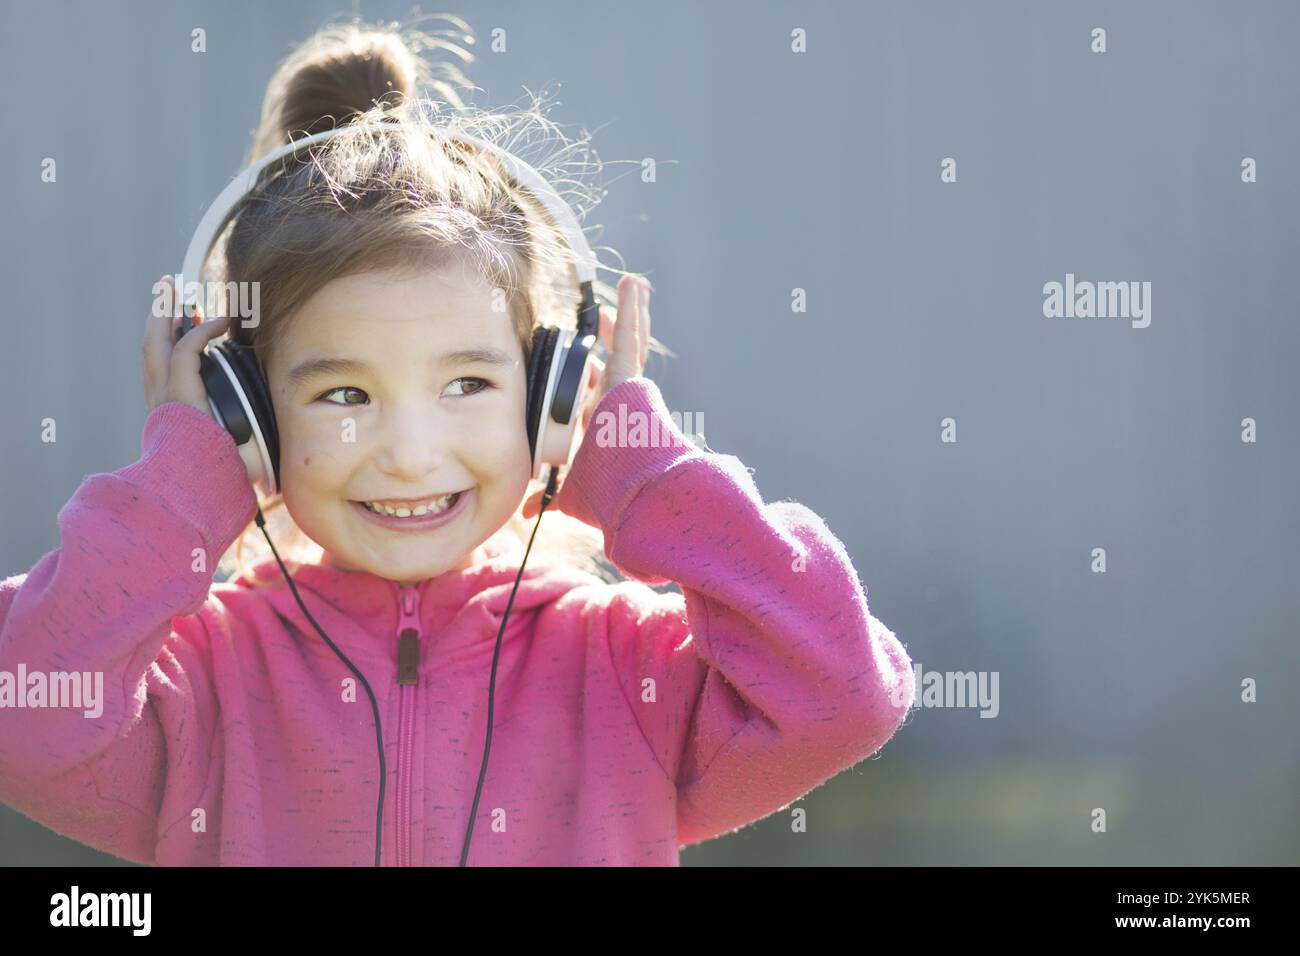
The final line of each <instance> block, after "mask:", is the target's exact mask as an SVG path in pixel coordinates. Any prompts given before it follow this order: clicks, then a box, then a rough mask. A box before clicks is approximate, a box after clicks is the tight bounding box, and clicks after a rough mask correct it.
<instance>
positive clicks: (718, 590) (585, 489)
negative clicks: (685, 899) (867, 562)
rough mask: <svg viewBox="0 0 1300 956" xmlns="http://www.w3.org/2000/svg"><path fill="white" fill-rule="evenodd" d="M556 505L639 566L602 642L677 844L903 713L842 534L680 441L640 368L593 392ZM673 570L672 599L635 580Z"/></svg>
mask: <svg viewBox="0 0 1300 956" xmlns="http://www.w3.org/2000/svg"><path fill="white" fill-rule="evenodd" d="M620 406H624V407H623V408H620ZM651 419H653V420H654V425H653V426H652V427H651V428H649V429H646V430H644V431H643V432H642V433H641V438H640V440H639V441H638V432H637V431H636V430H635V426H636V423H637V421H638V420H639V421H641V422H643V423H644V422H649V421H650V420H651ZM624 420H625V421H626V423H627V426H626V427H625V428H623V429H622V430H623V432H624V434H623V436H622V437H623V438H624V440H623V441H622V442H619V441H617V440H614V439H615V438H616V436H617V434H618V430H619V425H618V423H619V422H621V421H624ZM602 422H603V423H604V424H605V425H606V431H605V432H604V433H603V434H602V432H601V431H600V426H601V424H602ZM656 431H657V432H658V435H659V438H658V439H657V440H655V439H654V434H655V432H656ZM665 436H666V437H665ZM647 439H649V443H647ZM556 504H557V505H558V506H559V507H561V508H563V510H565V511H566V512H568V513H570V514H572V515H574V516H575V517H578V518H580V519H581V520H583V521H586V522H587V523H588V524H591V525H593V526H595V527H599V528H600V529H601V530H602V531H603V532H604V533H605V554H606V557H608V558H609V560H610V561H611V562H613V563H614V565H615V566H616V567H618V568H619V569H620V570H621V571H622V572H623V573H624V574H626V575H627V576H629V577H631V578H633V579H635V580H634V581H633V582H627V583H625V584H620V585H616V586H614V587H613V588H612V589H611V593H610V595H609V597H608V607H607V615H606V618H607V622H608V623H607V635H608V640H609V645H610V647H609V651H610V655H611V659H612V661H613V666H614V669H615V673H616V674H617V678H618V680H619V682H620V683H621V684H622V689H623V696H624V697H625V698H626V700H627V702H628V706H629V707H630V708H631V709H632V711H633V713H634V715H635V718H636V721H637V724H638V726H639V727H640V730H641V733H642V734H643V735H644V737H645V740H646V743H647V744H648V745H649V747H650V749H651V750H652V751H653V752H654V754H655V757H656V759H657V760H658V762H659V764H660V766H661V768H662V769H663V771H664V773H665V774H666V775H667V776H668V778H669V779H670V780H671V781H672V782H673V783H674V785H675V787H676V790H677V825H678V834H677V838H678V843H679V845H683V846H684V845H687V844H690V843H695V842H699V841H701V840H707V839H710V838H712V837H715V836H719V835H721V834H723V833H726V832H729V831H731V830H734V829H736V828H737V827H740V826H743V825H745V824H747V823H750V822H752V821H754V820H758V819H760V818H762V817H764V816H767V815H768V814H770V813H772V812H773V811H775V810H778V809H780V808H782V807H784V806H786V805H788V804H789V803H791V802H793V801H794V800H796V799H798V798H799V797H801V796H803V795H804V794H806V793H807V792H808V791H810V790H812V789H814V788H815V787H817V786H819V785H821V784H822V783H823V782H825V781H826V780H828V779H830V778H831V777H833V776H834V775H835V774H837V773H839V772H840V771H841V770H844V769H845V768H847V767H850V766H852V765H853V764H855V763H857V762H858V761H860V760H862V759H864V758H866V757H868V756H870V755H871V754H873V753H875V752H876V751H877V750H879V749H880V748H881V747H882V746H883V745H884V744H885V742H886V741H888V740H889V738H890V737H891V736H892V735H893V733H894V731H895V730H896V729H897V728H898V727H899V725H900V724H901V723H902V721H903V719H904V718H905V717H906V715H907V712H908V710H909V708H910V707H911V705H912V700H913V694H914V689H915V688H914V679H913V675H912V665H911V661H910V660H909V658H908V655H907V652H906V651H905V650H904V648H903V645H902V644H901V643H900V642H899V640H898V639H897V638H896V637H895V636H894V634H893V633H892V632H891V631H890V630H889V628H887V627H886V626H885V625H884V624H882V623H881V622H880V621H879V620H877V619H876V618H875V617H873V616H872V615H871V613H870V611H869V610H868V607H867V601H866V594H865V592H864V590H863V588H862V585H861V583H860V582H859V581H858V577H857V572H856V571H855V569H854V567H853V563H852V561H851V560H850V558H849V555H848V553H847V552H846V550H845V548H844V546H843V545H842V544H841V543H840V541H839V540H838V539H837V538H836V537H835V536H834V535H833V534H832V533H831V532H830V530H829V529H828V528H827V527H826V525H825V523H824V522H823V521H822V520H821V518H819V517H818V516H817V515H816V514H814V513H813V512H812V511H811V510H809V509H808V508H806V507H805V506H803V505H800V504H797V503H794V502H776V503H771V504H765V503H764V502H763V499H762V498H761V497H760V495H759V493H758V490H757V488H756V487H755V485H754V482H753V479H752V477H751V475H750V473H749V470H748V469H747V468H746V467H745V466H744V465H743V464H742V463H741V462H740V461H739V460H738V459H737V458H735V457H734V456H730V455H720V454H715V453H712V452H708V453H706V452H703V451H700V450H698V449H696V448H695V446H693V445H692V444H690V443H689V441H688V440H687V438H686V436H685V435H684V434H682V432H681V431H680V429H678V428H677V427H676V425H675V423H674V422H673V421H672V419H671V418H670V417H669V414H668V412H667V409H666V407H665V406H664V403H663V398H662V395H661V394H660V392H659V389H658V387H657V386H656V385H655V384H654V382H652V381H651V380H649V379H647V378H644V377H638V378H634V379H631V380H629V381H627V382H624V383H621V384H620V385H618V386H617V387H615V388H614V389H612V390H610V392H609V393H607V394H606V395H605V397H604V398H603V399H602V400H601V402H600V404H599V405H598V406H597V408H596V410H595V412H594V414H593V417H592V420H591V425H590V427H589V429H588V431H587V434H586V435H585V436H584V439H583V442H582V445H581V446H580V448H579V450H578V453H577V455H576V456H575V458H574V461H573V464H572V467H571V469H570V471H569V474H568V475H567V477H566V479H565V482H564V484H563V486H562V487H561V489H560V492H559V494H558V495H557V498H556ZM669 581H673V582H676V583H677V584H678V585H679V586H680V588H681V594H680V595H679V594H675V593H667V594H660V593H657V592H655V591H653V590H651V589H650V588H649V587H646V586H645V585H647V584H648V585H661V584H664V583H667V582H669ZM636 582H641V583H636Z"/></svg>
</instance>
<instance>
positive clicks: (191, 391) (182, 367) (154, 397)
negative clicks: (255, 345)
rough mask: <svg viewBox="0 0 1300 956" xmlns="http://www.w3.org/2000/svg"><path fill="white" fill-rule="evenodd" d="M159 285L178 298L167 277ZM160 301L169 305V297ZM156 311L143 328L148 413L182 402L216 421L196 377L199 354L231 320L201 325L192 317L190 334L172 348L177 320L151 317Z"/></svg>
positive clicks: (178, 326) (199, 321)
mask: <svg viewBox="0 0 1300 956" xmlns="http://www.w3.org/2000/svg"><path fill="white" fill-rule="evenodd" d="M159 282H160V283H161V284H163V285H165V286H167V287H168V289H169V290H170V291H171V294H172V295H176V294H177V293H176V290H174V289H172V288H171V286H172V279H171V277H170V276H163V278H162V279H160V280H159ZM155 288H156V287H155ZM159 299H165V300H167V301H171V299H170V297H165V296H159ZM157 301H158V300H155V303H157ZM159 311H163V310H161V309H159V308H157V307H156V305H155V308H154V309H152V310H150V313H149V318H148V320H147V321H146V322H145V328H144V344H143V351H144V400H145V404H146V405H147V406H148V407H149V411H153V410H154V409H155V408H157V407H158V406H159V405H164V404H166V403H167V402H182V403H183V404H185V405H192V406H193V407H195V408H197V409H198V410H199V411H201V412H203V414H205V415H207V416H208V417H209V418H212V419H213V420H215V419H216V416H215V415H213V414H212V409H210V408H209V407H208V393H207V390H206V389H205V388H204V387H203V379H202V378H200V377H199V353H200V352H202V351H203V347H204V346H205V345H207V344H208V342H210V341H211V340H212V339H215V338H216V337H217V336H218V335H220V334H221V333H222V332H225V331H226V327H227V326H228V325H229V324H230V319H229V318H227V317H222V318H219V319H214V320H212V321H211V322H204V321H203V316H202V315H199V314H195V316H194V324H193V325H192V326H191V328H190V330H189V332H187V333H186V334H185V337H184V338H182V339H181V340H180V341H179V342H176V343H175V345H173V344H172V343H173V342H174V341H175V338H176V334H175V333H176V330H177V329H179V328H180V324H181V320H180V317H179V316H177V317H172V316H171V315H169V314H164V315H155V314H154V313H155V312H159Z"/></svg>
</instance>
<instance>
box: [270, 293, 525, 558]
mask: <svg viewBox="0 0 1300 956" xmlns="http://www.w3.org/2000/svg"><path fill="white" fill-rule="evenodd" d="M493 301H494V300H493V295H492V288H491V287H490V286H489V285H488V284H487V283H486V281H485V280H484V279H483V278H482V276H480V275H478V274H477V273H476V272H474V271H473V270H470V269H466V270H464V271H462V270H461V269H460V268H458V267H452V268H450V269H447V270H442V271H437V272H429V273H424V274H420V275H419V276H418V277H415V278H412V277H410V276H409V275H406V274H398V273H395V272H390V271H379V272H370V273H366V274H362V275H353V276H347V277H345V278H342V279H336V280H334V281H332V282H330V283H328V284H327V285H325V286H324V287H323V288H321V289H320V290H319V291H318V292H316V294H315V295H313V296H312V297H311V298H310V299H308V300H307V301H306V302H305V303H303V305H302V307H301V309H300V310H299V312H298V313H297V315H296V316H295V318H294V320H293V322H292V323H291V325H290V326H289V329H288V330H287V332H286V334H285V337H284V338H283V339H282V341H281V343H280V345H279V347H277V349H276V351H275V353H274V355H273V357H272V359H271V361H270V363H268V368H267V376H268V379H269V383H270V389H271V394H272V402H273V404H274V407H275V417H276V421H277V423H278V426H279V431H280V479H281V488H282V490H283V493H284V502H285V506H286V507H287V508H288V509H289V514H290V515H291V516H292V517H293V519H294V521H295V522H296V523H297V525H298V527H300V528H301V529H302V530H303V532H305V533H306V534H307V536H308V537H310V538H311V539H312V540H313V541H315V542H316V543H317V544H319V545H320V546H321V547H322V548H324V550H325V552H326V558H325V560H326V562H327V563H329V564H332V565H334V566H336V567H341V568H343V569H345V570H361V571H369V572H371V573H373V574H376V575H379V576H381V577H384V578H387V579H389V580H393V581H399V582H402V583H413V582H416V581H421V580H423V579H425V578H429V577H434V576H436V575H438V574H442V573H444V572H446V571H451V570H459V569H462V568H464V567H465V565H466V562H467V560H468V558H469V555H470V552H472V551H473V550H474V549H475V548H476V547H478V546H479V545H480V544H482V543H483V542H484V541H486V540H487V539H488V538H489V537H491V536H492V535H493V534H494V533H495V532H496V531H497V530H498V529H500V528H501V527H502V526H503V525H504V524H505V523H506V522H507V521H508V520H509V519H510V516H511V515H512V514H514V512H515V510H516V509H517V508H518V507H519V504H520V502H521V501H522V500H523V498H524V495H525V493H526V491H527V488H528V480H529V478H530V476H531V470H532V469H531V461H530V459H529V454H528V435H527V432H526V431H525V424H524V414H525V406H526V402H527V395H526V377H527V375H526V370H525V368H524V354H523V347H522V345H521V344H520V342H519V339H518V337H517V336H516V334H515V331H514V326H513V323H512V321H511V317H510V315H509V313H508V312H505V311H494V309H493ZM467 352H474V353H476V354H458V353H467ZM480 353H481V354H480ZM327 361H328V362H329V363H332V364H331V365H324V364H323V363H324V362H327ZM345 363H346V364H345ZM313 366H315V368H314V370H313ZM450 492H460V493H461V494H460V500H459V501H458V502H457V503H456V504H455V506H454V508H453V511H452V512H449V515H450V520H447V521H445V522H443V523H439V524H436V525H430V526H426V527H420V526H419V524H418V523H417V522H419V521H420V519H419V518H411V519H409V520H410V521H411V524H410V525H406V521H407V520H408V519H402V518H387V519H380V518H378V517H377V516H375V515H372V514H369V513H368V512H367V511H366V510H365V507H364V505H362V504H361V502H385V501H389V502H391V500H392V499H419V500H425V499H432V498H435V497H437V496H439V495H444V494H448V493H450ZM391 503H394V504H396V503H395V502H391ZM385 522H387V523H388V525H396V526H395V527H393V526H387V525H386V524H385Z"/></svg>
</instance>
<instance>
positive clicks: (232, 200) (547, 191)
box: [181, 100, 600, 337]
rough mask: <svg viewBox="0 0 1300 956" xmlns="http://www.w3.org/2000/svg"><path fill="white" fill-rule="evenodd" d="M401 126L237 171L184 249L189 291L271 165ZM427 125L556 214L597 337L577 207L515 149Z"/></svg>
mask: <svg viewBox="0 0 1300 956" xmlns="http://www.w3.org/2000/svg"><path fill="white" fill-rule="evenodd" d="M410 102H411V103H412V104H413V105H414V106H415V108H416V109H417V110H420V111H421V112H423V105H424V104H425V103H426V102H427V101H424V100H413V101H410ZM395 125H396V124H394V123H389V122H379V123H364V124H361V125H356V124H350V125H344V126H339V127H335V128H334V129H330V130H325V131H324V132H323V133H314V134H312V135H311V136H306V137H303V138H302V139H298V140H294V141H293V142H292V143H288V144H286V145H284V146H281V147H278V148H277V149H275V150H273V151H272V152H270V153H268V154H267V155H266V156H265V157H263V158H262V159H260V160H259V161H258V162H256V163H254V164H253V165H252V166H249V167H248V168H246V169H244V170H243V171H242V172H240V173H238V174H237V175H236V176H235V178H234V179H233V180H231V182H230V183H229V184H228V185H227V186H226V188H225V189H223V190H222V191H221V192H220V193H219V194H218V195H217V198H216V199H214V200H213V201H212V205H211V206H209V207H208V210H207V212H205V213H204V214H203V218H202V219H200V220H199V225H198V227H197V228H196V229H195V230H194V235H193V236H192V237H191V238H190V244H189V247H188V248H187V249H186V250H185V264H184V266H183V267H182V270H181V275H182V276H184V286H185V287H188V288H190V289H193V288H196V287H197V286H190V285H189V283H190V282H196V283H197V282H198V279H199V275H200V272H201V270H202V268H203V263H204V261H205V260H206V259H207V257H208V253H209V252H211V251H212V244H213V243H214V242H216V241H217V235H218V234H219V233H220V232H221V230H222V229H223V228H224V227H225V225H226V222H227V221H228V220H229V218H230V215H231V213H232V212H234V210H235V207H236V206H237V205H238V204H239V202H240V201H241V200H242V199H243V198H244V196H245V195H247V194H248V192H249V191H250V190H252V189H253V187H254V186H256V184H257V181H258V178H259V177H260V176H261V174H262V172H263V171H264V170H265V169H266V168H267V167H268V166H270V165H271V164H272V163H275V162H277V161H279V160H280V159H283V158H284V157H285V156H288V155H290V154H291V153H296V152H297V151H298V150H300V149H302V148H303V147H305V146H311V145H313V144H315V143H320V142H324V141H325V140H328V139H331V138H333V137H335V136H338V135H340V134H342V133H345V132H353V131H355V130H383V129H390V130H391V129H393V128H394V127H395ZM427 128H428V129H429V130H430V131H431V132H432V131H434V130H437V131H439V132H441V133H443V134H444V135H446V136H448V137H450V138H451V139H454V140H462V141H464V142H467V143H472V144H473V145H475V146H478V147H479V148H481V149H485V150H487V151H488V152H490V153H492V154H493V155H495V156H496V157H497V158H498V159H500V160H501V161H502V162H503V163H505V164H506V166H507V167H509V169H510V171H511V173H513V174H514V177H515V179H517V180H519V182H520V183H521V184H522V185H524V186H526V187H528V189H529V190H531V191H532V193H533V194H534V195H535V196H536V197H537V198H538V199H539V200H540V201H541V202H542V204H543V205H544V206H546V209H547V211H549V212H550V214H551V216H552V218H553V219H554V220H555V222H556V223H558V224H559V226H560V228H561V229H562V230H564V233H565V235H566V236H567V237H568V240H569V247H570V249H572V251H573V255H574V259H575V269H576V272H577V275H578V284H579V288H580V291H581V298H580V301H579V302H578V335H579V337H582V336H585V335H597V334H598V332H599V329H600V314H599V311H598V306H597V304H596V299H595V293H594V291H593V289H592V283H593V282H594V281H595V278H596V257H595V255H594V254H593V253H592V251H591V246H590V245H588V243H587V237H586V236H585V235H584V234H583V232H582V228H581V226H580V225H579V224H578V220H577V217H576V216H574V214H573V208H572V207H571V206H570V205H569V204H568V203H567V202H565V201H564V199H562V198H561V197H560V195H559V194H558V193H557V192H556V191H555V189H554V188H553V187H552V186H551V184H550V183H548V182H547V181H546V179H545V178H544V177H543V176H542V175H541V174H540V173H539V172H538V171H537V170H535V169H534V168H533V167H532V166H530V165H528V163H526V162H524V161H523V160H522V159H520V158H519V157H517V156H515V155H514V154H513V153H510V152H507V151H506V150H504V149H502V148H501V147H499V146H497V145H495V144H494V143H489V142H488V141H486V140H484V139H480V138H479V137H477V136H472V135H470V134H468V133H459V132H452V131H450V130H448V129H447V128H446V127H442V126H438V125H437V124H427ZM182 294H185V296H186V297H185V305H186V306H187V308H184V309H182V310H181V312H182V318H181V324H182V334H183V333H184V332H186V331H188V330H189V324H190V315H191V311H190V309H189V308H188V307H189V306H193V305H195V304H196V301H195V300H194V297H193V296H191V295H189V294H188V293H185V292H183V293H182Z"/></svg>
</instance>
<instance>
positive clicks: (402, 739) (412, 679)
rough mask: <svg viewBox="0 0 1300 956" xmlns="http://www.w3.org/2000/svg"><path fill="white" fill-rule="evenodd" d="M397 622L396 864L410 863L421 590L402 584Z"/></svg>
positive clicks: (418, 678)
mask: <svg viewBox="0 0 1300 956" xmlns="http://www.w3.org/2000/svg"><path fill="white" fill-rule="evenodd" d="M399 607H400V610H401V617H400V619H399V620H398V623H397V686H398V695H399V700H398V712H399V717H398V723H397V865H398V866H410V865H411V758H412V751H413V748H414V746H415V727H414V724H415V691H416V688H417V687H418V686H419V682H420V637H421V636H422V634H421V631H420V592H419V591H418V590H416V589H415V588H414V587H413V586H411V585H403V586H402V588H401V592H400V600H399Z"/></svg>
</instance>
